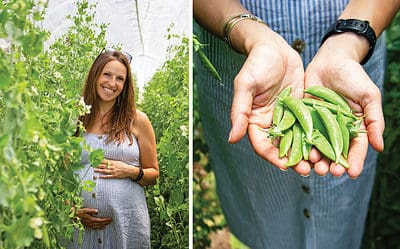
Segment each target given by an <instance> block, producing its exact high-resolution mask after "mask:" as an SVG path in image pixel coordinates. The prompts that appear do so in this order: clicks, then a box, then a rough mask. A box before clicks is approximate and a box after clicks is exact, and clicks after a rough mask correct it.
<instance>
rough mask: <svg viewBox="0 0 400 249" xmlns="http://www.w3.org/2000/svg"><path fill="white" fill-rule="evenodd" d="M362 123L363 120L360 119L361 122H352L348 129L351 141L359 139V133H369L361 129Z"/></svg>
mask: <svg viewBox="0 0 400 249" xmlns="http://www.w3.org/2000/svg"><path fill="white" fill-rule="evenodd" d="M361 123H362V120H361V119H360V120H357V121H356V122H351V123H350V124H349V126H348V127H347V128H348V129H349V132H350V140H351V139H353V138H356V137H358V133H367V131H366V130H361V129H360V127H361Z"/></svg>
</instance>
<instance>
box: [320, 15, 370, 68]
mask: <svg viewBox="0 0 400 249" xmlns="http://www.w3.org/2000/svg"><path fill="white" fill-rule="evenodd" d="M344 32H353V33H356V34H357V35H361V36H363V37H365V38H366V39H367V40H368V42H369V50H368V54H367V55H366V56H365V58H364V59H363V60H362V61H361V65H364V64H365V63H367V61H368V60H369V58H370V57H371V56H372V53H373V52H374V48H375V44H376V35H375V32H374V30H373V29H372V28H371V26H369V22H368V21H363V20H358V19H339V20H337V21H336V22H335V23H334V24H333V25H331V26H330V27H329V29H328V30H327V32H326V34H325V35H324V37H323V38H322V41H321V45H322V44H323V43H324V42H325V40H326V39H328V37H330V36H331V35H334V34H340V33H344Z"/></svg>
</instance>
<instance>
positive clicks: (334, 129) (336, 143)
mask: <svg viewBox="0 0 400 249" xmlns="http://www.w3.org/2000/svg"><path fill="white" fill-rule="evenodd" d="M314 108H315V110H317V112H318V114H319V116H320V118H321V121H322V123H323V124H324V126H325V128H326V131H327V133H328V137H329V141H330V143H331V145H332V148H333V151H334V152H335V162H336V163H337V162H338V161H339V158H340V155H341V154H342V151H343V135H342V132H341V130H340V126H339V123H338V122H337V120H336V117H335V115H333V114H332V113H331V111H329V110H328V109H327V108H325V107H321V106H315V107H314Z"/></svg>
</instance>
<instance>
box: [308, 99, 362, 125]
mask: <svg viewBox="0 0 400 249" xmlns="http://www.w3.org/2000/svg"><path fill="white" fill-rule="evenodd" d="M302 101H303V103H304V104H305V105H307V106H322V107H325V108H327V109H329V110H330V111H331V112H333V113H338V112H341V113H343V114H344V115H345V116H347V117H349V118H352V119H353V120H357V119H360V118H359V117H357V116H356V115H354V114H353V113H352V112H351V111H345V110H343V109H341V108H340V107H339V106H337V105H334V104H332V103H329V102H325V101H321V100H318V99H313V98H304V99H302Z"/></svg>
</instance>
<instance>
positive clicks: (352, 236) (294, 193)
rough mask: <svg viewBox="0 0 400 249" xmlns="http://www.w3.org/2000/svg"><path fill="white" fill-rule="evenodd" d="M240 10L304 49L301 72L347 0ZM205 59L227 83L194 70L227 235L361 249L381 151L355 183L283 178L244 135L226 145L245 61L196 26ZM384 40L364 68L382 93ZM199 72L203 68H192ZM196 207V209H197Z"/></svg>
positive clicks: (282, 248) (297, 246)
mask: <svg viewBox="0 0 400 249" xmlns="http://www.w3.org/2000/svg"><path fill="white" fill-rule="evenodd" d="M241 2H242V4H243V5H244V6H245V7H246V8H247V9H248V10H249V11H250V12H251V13H253V14H254V15H257V16H258V17H260V18H261V19H263V20H264V21H265V22H266V23H267V24H268V25H269V26H270V27H271V28H272V29H273V30H275V31H276V32H278V33H279V34H280V35H282V36H283V37H284V38H285V40H286V41H287V42H288V44H294V43H295V42H298V41H301V42H304V44H305V46H304V51H302V53H301V57H302V60H303V64H304V67H306V66H307V64H308V63H309V62H310V61H311V59H312V58H313V56H314V54H315V53H316V51H317V49H318V48H319V46H320V41H321V39H322V37H323V35H324V33H325V31H326V29H327V28H328V27H329V26H330V25H331V24H332V23H333V22H334V21H335V20H336V19H337V18H338V16H339V15H340V13H341V11H342V10H343V9H344V8H345V6H346V4H347V2H348V1H346V0H329V1H327V0H320V1H318V0H307V1H296V0H284V1H278V0H274V1H272V0H271V1H265V0H248V1H241ZM194 30H195V32H196V31H198V32H197V33H198V34H199V38H200V41H201V42H203V43H205V44H207V45H208V46H206V47H205V49H204V50H205V53H206V55H207V56H208V58H210V60H211V62H212V63H213V64H214V65H215V66H216V68H217V70H218V72H220V74H221V76H222V83H221V82H219V81H217V80H216V79H214V78H213V76H212V75H211V74H210V73H209V72H207V71H206V70H205V68H203V67H201V66H200V67H196V70H195V72H194V77H195V78H194V83H195V84H197V89H198V99H199V108H200V117H201V120H202V125H203V129H204V133H205V138H206V141H207V144H208V146H209V148H210V150H209V153H210V160H211V164H212V166H213V170H214V172H215V175H216V181H217V192H218V196H219V200H220V202H221V206H222V210H223V212H224V215H225V218H226V221H227V223H228V226H229V228H230V230H231V231H232V232H233V233H234V234H235V235H236V236H237V237H238V238H239V239H240V240H241V241H243V242H244V243H245V244H247V245H248V246H250V247H251V248H253V249H268V248H270V249H338V248H340V249H357V248H359V247H360V244H361V239H362V235H363V230H364V223H365V218H366V214H367V209H368V204H369V200H370V195H371V191H372V186H373V181H374V175H375V166H376V156H377V154H376V152H374V151H373V150H372V149H371V148H370V149H369V151H368V156H367V159H366V161H365V165H364V169H363V172H362V174H361V175H360V177H359V178H358V179H356V180H353V179H350V178H349V177H348V176H347V175H346V174H345V175H343V176H342V177H339V178H335V177H333V176H332V175H330V174H328V175H326V176H324V177H321V176H318V175H316V174H314V173H313V171H312V172H311V174H310V176H309V177H302V176H300V175H298V174H297V173H295V172H294V171H292V170H289V171H287V172H282V171H280V170H279V169H277V168H276V167H274V166H272V165H270V164H268V162H267V161H265V160H263V159H261V158H259V157H258V156H257V155H256V154H255V152H254V150H253V149H252V147H251V145H250V143H249V141H248V138H247V136H246V137H244V138H243V139H242V140H241V141H240V142H239V143H238V144H235V145H231V144H229V143H228V142H227V139H228V136H229V131H230V128H231V124H230V108H231V104H232V96H233V79H234V77H235V76H236V74H237V73H238V72H239V70H240V67H241V65H242V64H243V62H244V60H245V57H244V56H243V55H240V54H238V53H236V52H234V51H233V50H231V49H230V48H229V47H228V46H227V44H226V43H225V42H223V41H222V40H220V39H218V38H216V37H215V36H213V35H211V34H210V33H208V32H207V31H205V30H203V29H202V28H200V27H198V26H197V25H196V26H195V28H194ZM384 43H385V41H384V37H383V36H382V37H381V38H380V39H379V40H378V42H377V45H376V48H375V52H374V55H373V56H372V58H371V59H370V60H369V62H368V63H367V64H366V65H365V66H364V68H365V70H366V71H367V73H368V74H369V76H370V77H371V79H372V80H373V81H374V82H375V83H376V84H377V85H378V86H379V88H380V89H381V90H382V84H383V74H384V53H385V52H384V51H385V47H384ZM195 64H196V65H199V64H200V62H198V63H195ZM194 205H196V204H194Z"/></svg>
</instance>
